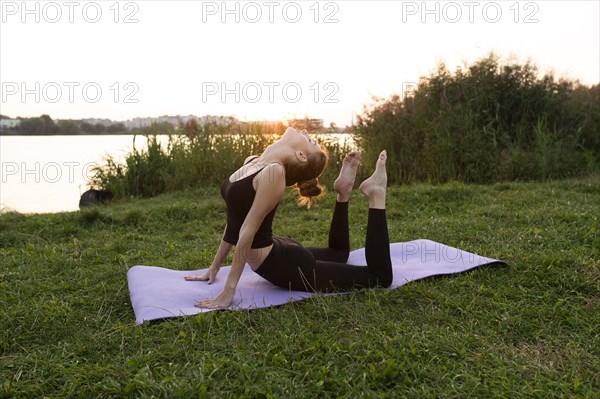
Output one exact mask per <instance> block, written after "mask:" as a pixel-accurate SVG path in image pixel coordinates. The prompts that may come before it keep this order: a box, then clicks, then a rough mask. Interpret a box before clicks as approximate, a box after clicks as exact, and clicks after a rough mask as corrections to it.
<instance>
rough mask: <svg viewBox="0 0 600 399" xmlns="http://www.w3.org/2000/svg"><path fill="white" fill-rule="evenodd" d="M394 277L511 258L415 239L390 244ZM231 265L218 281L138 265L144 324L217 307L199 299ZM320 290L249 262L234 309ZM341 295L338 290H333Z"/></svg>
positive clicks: (355, 256)
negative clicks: (271, 276) (278, 282)
mask: <svg viewBox="0 0 600 399" xmlns="http://www.w3.org/2000/svg"><path fill="white" fill-rule="evenodd" d="M390 255H391V258H392V268H393V274H394V279H393V281H392V285H391V286H390V287H389V289H394V288H397V287H400V286H401V285H403V284H406V283H407V282H409V281H414V280H418V279H421V278H424V277H430V276H437V275H443V274H453V273H460V272H464V271H466V270H469V269H473V268H475V267H477V266H483V265H486V264H489V263H495V262H499V263H505V262H503V261H500V260H497V259H491V258H486V257H484V256H480V255H476V254H473V253H470V252H467V251H463V250H460V249H457V248H453V247H449V246H447V245H444V244H440V243H437V242H435V241H430V240H415V241H408V242H397V243H392V244H390ZM348 263H349V264H352V265H365V264H366V262H365V249H364V248H360V249H356V250H354V251H352V252H350V257H349V258H348ZM229 268H230V266H226V267H222V268H221V271H220V272H219V275H218V277H217V279H216V280H215V282H214V283H213V284H211V285H208V284H207V283H206V282H205V281H185V280H184V279H183V278H184V277H185V276H187V275H190V274H199V273H202V272H203V270H206V269H203V270H192V271H179V270H170V269H165V268H162V267H155V266H133V267H132V268H131V269H129V271H128V272H127V280H128V283H129V294H130V298H131V305H132V307H133V311H134V313H135V320H136V322H137V323H138V324H141V323H143V322H144V321H146V320H156V319H163V318H168V317H178V316H186V315H195V314H197V313H201V312H208V311H211V309H200V308H197V307H195V306H194V303H195V302H196V301H197V300H199V299H203V298H212V297H214V296H217V295H218V294H219V293H220V292H221V290H222V289H223V284H224V283H225V279H226V276H227V273H228V272H229ZM311 295H314V294H312V293H309V292H302V291H290V290H287V289H284V288H280V287H277V286H275V285H273V284H271V283H270V282H268V281H267V280H265V279H263V278H262V277H260V276H259V275H258V274H256V273H254V272H253V271H252V269H250V266H248V265H246V267H245V268H244V271H243V273H242V276H241V278H240V282H239V284H238V287H237V290H236V295H235V298H234V299H233V303H232V305H231V306H230V309H257V308H263V307H268V306H272V305H282V304H285V303H288V302H292V301H298V300H301V299H304V298H307V297H309V296H311ZM333 295H335V294H333Z"/></svg>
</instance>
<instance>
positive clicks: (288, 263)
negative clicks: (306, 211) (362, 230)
mask: <svg viewBox="0 0 600 399" xmlns="http://www.w3.org/2000/svg"><path fill="white" fill-rule="evenodd" d="M359 158H360V152H352V153H350V154H349V155H347V156H346V158H345V159H344V161H343V165H342V169H341V171H340V175H339V177H338V178H337V179H336V181H335V183H334V185H333V187H334V190H335V191H336V192H337V200H336V204H335V209H334V213H333V219H332V221H331V227H330V230H329V247H328V248H311V247H303V246H302V245H301V244H300V243H298V242H297V241H294V240H292V239H289V238H282V237H273V236H272V230H271V225H272V220H273V216H274V215H275V211H276V209H277V205H278V203H279V201H280V200H281V198H282V197H283V195H284V191H285V188H286V187H288V186H292V185H296V186H297V188H298V190H299V193H300V195H301V197H302V199H303V200H304V201H305V202H308V204H309V205H310V199H311V197H314V196H318V195H319V194H321V192H322V186H320V185H319V183H318V180H317V178H318V177H319V176H320V175H321V173H323V170H324V169H325V166H326V164H327V160H328V157H327V153H326V151H324V149H323V148H321V147H320V146H319V145H318V144H317V143H316V142H315V141H313V140H312V139H311V138H310V137H309V136H308V133H307V132H306V131H305V130H303V131H299V130H296V129H293V128H288V129H287V130H286V131H285V133H284V135H283V136H282V137H281V138H280V139H279V140H278V141H276V142H275V143H273V144H271V145H269V146H268V147H267V148H266V150H265V151H264V152H263V153H262V154H261V155H260V156H255V157H249V158H247V159H246V162H245V163H244V165H243V166H242V167H241V168H240V169H238V170H237V171H236V172H235V173H234V174H233V175H231V177H230V178H229V179H227V180H225V181H224V182H223V184H222V185H221V194H222V196H223V198H224V199H225V202H226V203H227V226H226V227H225V233H224V234H223V239H222V241H221V244H220V246H219V250H218V251H217V254H216V255H215V258H214V260H213V262H212V264H211V266H210V267H209V269H208V271H207V272H206V273H205V274H201V275H193V276H187V277H186V278H185V279H186V280H188V281H207V280H208V284H212V283H213V281H214V280H215V278H216V276H217V273H218V272H219V269H220V267H221V265H222V264H223V261H224V260H225V258H226V257H227V254H228V253H229V251H230V250H231V248H232V247H233V246H234V245H235V246H236V249H235V253H234V257H233V264H232V266H231V270H230V271H229V275H228V276H227V280H226V282H225V287H224V288H223V291H222V292H221V293H220V294H219V295H217V296H216V297H215V298H213V299H205V300H200V301H198V302H196V306H198V307H201V308H212V309H215V308H224V307H228V306H229V305H230V304H231V301H232V300H233V297H234V295H235V290H236V287H237V284H238V281H239V279H240V275H241V273H242V270H243V269H244V265H245V264H246V263H248V264H249V265H250V267H251V268H252V270H254V271H255V272H256V273H258V274H259V275H261V276H262V277H263V278H265V279H267V280H269V281H270V282H272V283H273V284H275V285H278V286H281V287H284V288H287V289H292V290H301V291H311V292H315V291H318V292H328V291H341V290H350V289H353V288H363V287H374V286H383V287H387V286H389V285H390V284H391V282H392V264H391V260H390V247H389V238H388V230H387V222H386V217H385V194H386V185H387V175H386V171H385V161H386V158H387V156H386V152H385V151H382V152H381V154H379V159H378V160H377V165H376V169H375V172H374V173H373V175H372V176H371V177H369V178H368V179H367V180H365V181H364V182H363V183H362V184H361V185H360V188H359V190H360V191H361V192H362V193H363V194H364V195H366V196H367V198H368V200H369V215H368V223H367V238H366V244H365V252H366V253H365V255H366V260H367V266H354V265H347V264H346V263H345V262H346V261H347V260H348V255H349V253H350V238H349V232H348V200H349V198H350V192H351V191H352V186H353V185H354V178H355V176H356V170H357V168H358V164H359Z"/></svg>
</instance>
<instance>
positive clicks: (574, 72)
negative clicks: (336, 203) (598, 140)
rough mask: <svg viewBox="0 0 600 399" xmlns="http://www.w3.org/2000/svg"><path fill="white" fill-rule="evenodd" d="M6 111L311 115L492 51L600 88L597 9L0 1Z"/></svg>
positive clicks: (332, 112) (527, 4) (355, 107)
mask: <svg viewBox="0 0 600 399" xmlns="http://www.w3.org/2000/svg"><path fill="white" fill-rule="evenodd" d="M0 13H1V14H0V83H1V93H0V97H1V98H0V113H1V114H3V115H7V116H10V117H17V116H21V117H33V116H39V115H41V114H49V115H50V116H51V117H52V118H53V119H80V118H109V119H112V120H115V121H120V120H127V119H131V118H134V117H157V116H161V115H188V114H194V115H198V116H201V115H232V116H235V117H237V118H238V119H241V120H264V119H267V120H276V119H280V120H285V119H289V118H303V117H312V118H319V119H323V120H324V122H325V124H326V125H329V124H330V123H331V122H334V123H336V124H337V125H340V126H344V125H349V124H351V123H352V121H353V118H355V117H356V115H358V114H360V113H362V112H363V109H364V107H365V106H367V107H368V106H369V105H371V104H372V103H373V100H372V98H373V97H374V96H375V97H383V98H387V97H389V96H390V95H392V94H400V95H401V94H402V92H403V90H404V89H406V88H408V87H410V86H411V85H412V84H414V83H415V82H418V80H419V77H421V76H426V75H429V74H430V73H431V72H433V71H434V70H435V68H436V65H437V64H438V63H440V62H444V63H445V64H446V65H447V67H448V68H449V69H450V70H454V69H455V68H456V67H458V66H462V65H465V64H466V65H468V64H470V63H472V62H474V61H475V60H477V59H479V58H481V57H484V56H486V55H487V54H489V53H490V52H491V51H494V52H495V53H496V54H497V55H498V56H500V57H501V58H502V59H504V60H509V59H510V60H514V61H517V62H526V61H531V62H533V63H534V64H536V65H537V66H538V67H539V68H540V70H541V71H543V72H549V71H552V72H553V73H554V74H555V76H557V77H564V78H569V79H578V80H579V81H580V82H582V83H584V84H587V85H592V84H597V83H598V82H599V81H600V1H598V0H591V1H518V2H517V1H514V0H512V1H427V2H423V1H315V0H312V1H311V0H309V1H295V2H294V1H227V2H223V1H119V2H117V1H114V0H112V1H96V2H94V1H55V2H52V1H27V2H22V1H4V0H1V1H0Z"/></svg>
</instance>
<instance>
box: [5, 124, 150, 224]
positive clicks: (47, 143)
mask: <svg viewBox="0 0 600 399" xmlns="http://www.w3.org/2000/svg"><path fill="white" fill-rule="evenodd" d="M145 143H146V139H145V138H144V137H141V136H138V137H137V138H136V143H135V145H136V148H144V147H145ZM132 146H133V135H116V136H112V135H111V136H0V164H1V165H0V166H1V173H2V175H1V180H0V209H1V210H2V211H4V212H6V211H17V212H22V213H42V212H43V213H45V212H63V211H74V210H77V209H79V197H80V196H81V194H82V193H83V192H84V191H86V190H87V189H88V187H87V184H88V182H89V181H90V178H91V176H92V175H93V173H92V168H93V167H94V166H95V165H98V164H102V163H103V159H104V156H105V155H106V154H110V155H112V156H113V157H114V158H115V159H118V160H123V159H124V157H125V155H126V154H127V153H128V152H129V151H131V149H132Z"/></svg>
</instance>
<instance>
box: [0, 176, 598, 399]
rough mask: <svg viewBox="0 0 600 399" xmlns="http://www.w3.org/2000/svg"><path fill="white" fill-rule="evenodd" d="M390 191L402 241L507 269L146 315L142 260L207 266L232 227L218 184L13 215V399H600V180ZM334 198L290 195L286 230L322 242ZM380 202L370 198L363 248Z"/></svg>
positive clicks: (9, 277) (8, 295) (2, 244)
mask: <svg viewBox="0 0 600 399" xmlns="http://www.w3.org/2000/svg"><path fill="white" fill-rule="evenodd" d="M388 198H389V199H388V219H389V221H388V223H389V229H390V238H391V240H392V241H409V240H413V239H417V238H427V239H431V240H435V241H439V242H442V243H445V244H447V245H451V246H456V247H460V248H462V249H464V250H467V251H471V252H475V253H478V254H481V255H485V256H489V257H493V258H499V259H503V260H505V261H507V262H509V263H510V266H509V267H483V268H480V269H476V270H474V271H471V272H467V273H464V274H460V275H454V276H450V277H443V278H432V279H426V280H421V281H417V282H413V283H410V284H407V285H405V286H403V287H401V288H399V289H396V290H391V291H387V290H383V289H374V290H365V291H357V292H353V293H351V294H350V295H342V296H338V297H322V296H316V297H313V298H311V299H308V300H305V301H303V302H298V303H293V304H289V305H285V306H282V307H277V308H271V309H261V310H256V311H236V312H231V311H220V312H212V313H209V314H204V315H199V316H196V317H187V318H178V319H173V320H170V321H165V322H156V323H145V324H144V325H141V326H136V325H135V324H134V315H133V311H132V309H131V305H130V302H129V296H128V291H127V282H126V272H127V270H128V269H129V268H130V267H131V266H133V265H136V264H146V265H159V266H165V267H170V268H175V269H197V268H203V267H206V266H207V265H208V263H209V262H210V261H211V260H212V256H213V255H214V251H215V250H216V247H217V245H218V243H219V239H220V236H221V233H222V230H223V226H224V212H225V206H224V204H223V202H222V200H221V199H220V195H219V194H218V190H217V188H216V187H215V188H212V189H201V190H193V191H184V192H180V193H175V194H168V195H163V196H159V197H155V198H152V199H142V200H132V201H128V202H117V203H114V204H113V205H111V206H108V207H101V208H95V209H89V210H86V211H84V212H73V213H63V214H48V215H20V214H10V213H8V214H2V215H0V253H1V259H2V265H1V267H0V300H1V304H2V306H1V315H2V316H1V325H2V328H1V334H2V335H1V337H0V384H1V385H0V397H57V398H58V397H61V398H62V397H81V398H93V397H165V398H166V397H184V398H190V397H200V398H202V397H215V398H222V397H248V398H261V397H264V398H269V397H274V398H293V397H305V398H316V397H346V398H356V397H418V398H422V397H440V398H452V397H456V398H468V397H481V398H495V397H501V398H518V397H539V398H549V397H589V398H592V397H595V398H598V397H599V395H600V394H599V393H600V374H599V373H598V370H600V360H599V359H600V345H599V341H600V337H599V333H600V309H599V307H600V226H599V221H598V217H599V214H600V213H599V212H598V211H599V208H600V207H599V204H600V178H599V177H598V176H596V177H590V178H582V179H573V180H563V181H556V182H547V183H502V184H495V185H464V184H459V183H449V184H445V185H440V186H430V185H415V186H406V187H392V188H390V189H389V197H388ZM333 200H334V196H333V194H332V193H331V192H329V193H328V195H327V196H326V197H325V198H323V199H322V200H321V201H320V202H319V203H317V205H316V206H314V207H313V209H311V210H305V209H298V208H296V206H295V205H294V200H293V197H292V195H291V193H288V195H287V197H286V199H285V200H284V202H283V203H282V204H281V205H280V208H279V210H278V215H277V217H276V221H275V224H274V231H275V233H276V234H277V235H285V236H291V237H294V238H296V239H298V240H300V241H302V242H304V243H305V244H310V245H317V244H318V245H322V244H324V243H325V242H326V238H327V228H328V221H329V218H330V216H331V211H332V202H333ZM366 207H367V204H366V201H365V200H364V199H363V198H360V195H359V194H357V193H355V194H354V197H353V199H352V203H351V207H350V211H351V226H352V228H351V241H352V245H353V247H354V248H356V247H361V246H363V244H364V234H365V224H366V216H367V213H366ZM220 277H221V278H224V276H220Z"/></svg>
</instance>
